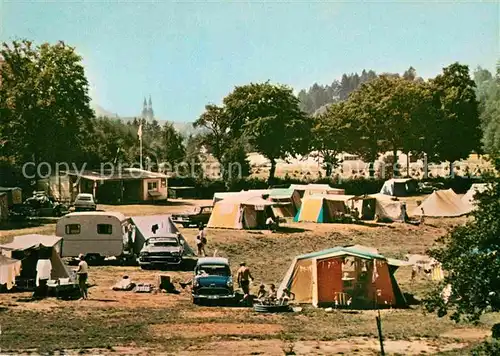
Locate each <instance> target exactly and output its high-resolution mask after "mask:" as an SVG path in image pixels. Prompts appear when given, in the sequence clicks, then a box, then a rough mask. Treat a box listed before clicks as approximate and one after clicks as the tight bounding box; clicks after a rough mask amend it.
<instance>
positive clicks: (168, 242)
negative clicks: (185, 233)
mask: <svg viewBox="0 0 500 356" xmlns="http://www.w3.org/2000/svg"><path fill="white" fill-rule="evenodd" d="M149 244H150V245H153V246H155V247H168V246H179V243H178V242H177V240H176V239H168V240H167V239H164V240H163V239H162V240H160V241H150V242H149Z"/></svg>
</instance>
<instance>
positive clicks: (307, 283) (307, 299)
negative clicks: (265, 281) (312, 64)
mask: <svg viewBox="0 0 500 356" xmlns="http://www.w3.org/2000/svg"><path fill="white" fill-rule="evenodd" d="M403 265H407V263H406V262H404V261H398V260H393V259H388V258H385V257H384V256H382V255H380V254H379V253H378V251H376V250H375V249H369V248H366V247H363V246H347V247H334V248H331V249H327V250H322V251H318V252H312V253H308V254H305V255H301V256H297V257H296V258H295V259H294V260H293V262H292V264H291V266H290V268H289V269H288V271H287V272H286V275H285V277H284V279H283V281H282V283H281V285H280V287H279V290H278V294H281V292H282V291H283V290H284V289H285V288H288V289H289V290H290V291H291V292H292V293H293V294H295V301H296V302H298V303H308V304H309V303H311V304H312V305H314V306H316V307H318V306H328V305H336V306H338V307H351V308H359V309H362V308H374V307H396V306H405V305H406V300H405V298H404V295H403V293H402V292H401V290H400V288H399V286H398V284H397V282H396V279H395V277H394V273H395V272H396V270H397V269H398V267H400V266H403Z"/></svg>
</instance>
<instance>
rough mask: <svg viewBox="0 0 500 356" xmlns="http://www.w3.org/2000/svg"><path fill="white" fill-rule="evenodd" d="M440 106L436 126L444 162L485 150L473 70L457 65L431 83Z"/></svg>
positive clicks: (440, 154) (439, 152)
mask: <svg viewBox="0 0 500 356" xmlns="http://www.w3.org/2000/svg"><path fill="white" fill-rule="evenodd" d="M431 85H432V88H433V91H434V93H435V95H436V98H437V102H438V105H439V107H440V109H441V110H440V118H439V120H438V122H437V123H436V126H435V128H436V130H437V132H438V142H437V145H436V147H437V148H438V151H437V154H438V157H439V159H440V160H442V161H448V162H450V175H452V176H453V163H454V162H455V161H457V160H460V159H464V158H467V157H469V154H470V153H471V152H472V151H476V152H478V151H480V150H481V136H482V133H481V123H480V120H479V108H478V102H477V100H476V93H475V87H476V84H475V83H474V81H473V80H472V79H471V77H470V75H469V67H468V66H466V65H461V64H459V63H453V64H451V65H450V66H448V67H446V68H444V69H443V73H442V74H439V75H438V76H437V77H436V78H434V79H433V80H431Z"/></svg>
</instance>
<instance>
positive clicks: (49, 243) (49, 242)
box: [0, 234, 62, 251]
mask: <svg viewBox="0 0 500 356" xmlns="http://www.w3.org/2000/svg"><path fill="white" fill-rule="evenodd" d="M61 240H62V238H61V237H59V236H55V235H37V234H33V235H21V236H16V237H14V240H13V241H12V242H10V243H7V244H3V245H0V249H5V250H12V251H22V250H28V249H30V248H39V247H40V246H42V247H54V246H55V245H56V244H57V243H58V242H59V241H61Z"/></svg>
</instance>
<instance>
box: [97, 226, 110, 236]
mask: <svg viewBox="0 0 500 356" xmlns="http://www.w3.org/2000/svg"><path fill="white" fill-rule="evenodd" d="M97 233H98V234H99V235H111V234H112V233H113V226H112V225H110V224H97Z"/></svg>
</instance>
